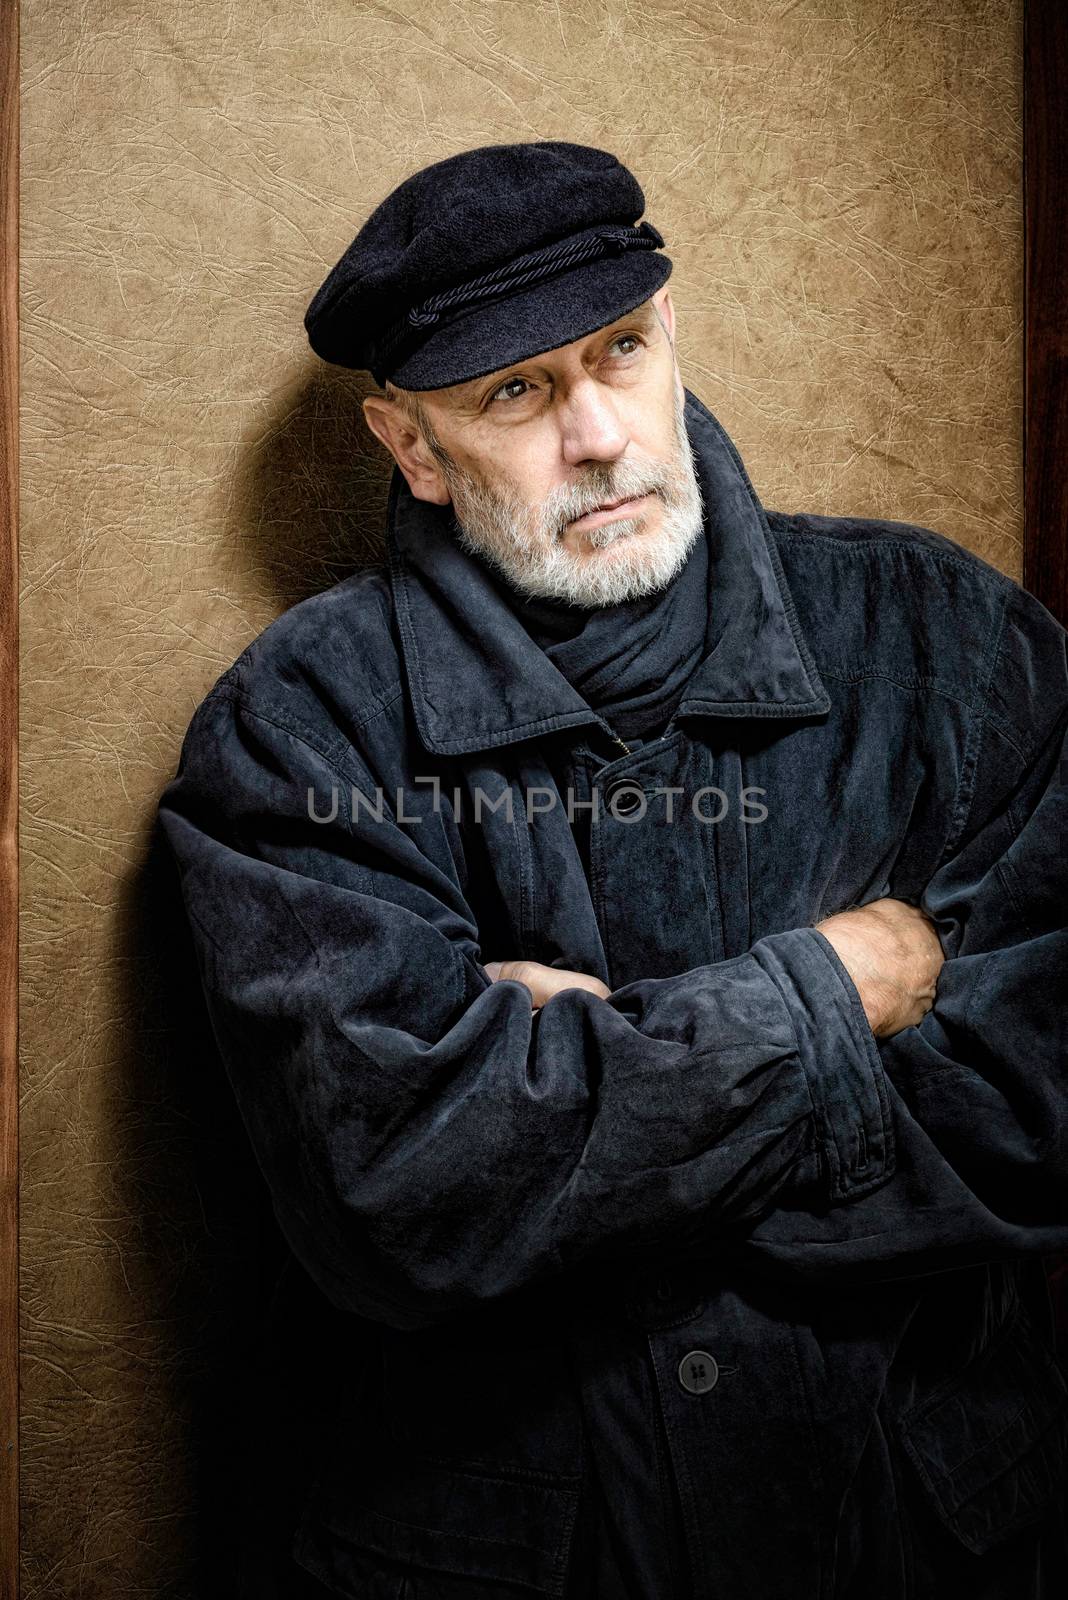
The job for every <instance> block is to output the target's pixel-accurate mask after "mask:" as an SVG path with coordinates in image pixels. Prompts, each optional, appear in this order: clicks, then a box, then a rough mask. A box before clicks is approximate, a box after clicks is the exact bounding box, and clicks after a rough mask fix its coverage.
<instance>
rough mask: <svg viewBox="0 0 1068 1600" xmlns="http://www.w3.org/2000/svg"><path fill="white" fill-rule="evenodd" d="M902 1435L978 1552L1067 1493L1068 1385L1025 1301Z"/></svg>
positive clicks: (940, 1505) (927, 1486) (943, 1509)
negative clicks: (1035, 1325)
mask: <svg viewBox="0 0 1068 1600" xmlns="http://www.w3.org/2000/svg"><path fill="white" fill-rule="evenodd" d="M896 1431H897V1433H898V1436H899V1438H900V1440H901V1443H902V1445H903V1447H904V1450H905V1453H906V1455H907V1456H908V1458H909V1460H910V1462H911V1463H912V1465H913V1467H914V1468H915V1470H916V1472H917V1474H918V1476H919V1479H920V1483H921V1484H922V1486H923V1488H924V1490H925V1492H926V1494H927V1495H928V1497H929V1498H930V1500H931V1502H932V1504H933V1506H934V1508H935V1510H936V1512H937V1513H938V1515H939V1516H940V1517H941V1519H942V1521H943V1522H944V1523H945V1525H946V1527H948V1528H949V1529H950V1531H951V1532H952V1533H954V1534H955V1535H956V1537H957V1538H958V1539H959V1540H960V1542H961V1543H962V1544H963V1545H964V1546H965V1547H966V1548H967V1549H968V1550H971V1551H973V1552H974V1553H975V1554H977V1555H982V1554H983V1553H984V1552H985V1551H987V1550H990V1549H992V1548H993V1547H994V1546H995V1545H997V1544H999V1543H1000V1542H1001V1541H1002V1540H1003V1539H1006V1538H1008V1536H1009V1535H1010V1534H1012V1533H1014V1532H1016V1530H1017V1529H1020V1528H1023V1527H1026V1526H1027V1525H1028V1524H1029V1523H1034V1522H1038V1521H1040V1520H1041V1519H1042V1517H1043V1515H1044V1513H1045V1512H1046V1511H1047V1510H1048V1509H1049V1507H1050V1506H1051V1505H1052V1504H1053V1503H1054V1501H1055V1500H1056V1499H1057V1497H1058V1496H1059V1495H1063V1493H1064V1490H1065V1483H1066V1475H1068V1474H1066V1458H1068V1384H1066V1383H1065V1378H1064V1375H1063V1373H1062V1371H1061V1369H1060V1367H1059V1366H1058V1364H1057V1362H1056V1360H1055V1358H1054V1356H1053V1353H1052V1352H1051V1350H1050V1349H1049V1346H1048V1345H1047V1344H1046V1342H1045V1341H1044V1340H1042V1339H1041V1338H1040V1337H1039V1335H1038V1334H1037V1333H1036V1331H1035V1329H1034V1327H1033V1325H1032V1324H1031V1322H1030V1319H1029V1318H1028V1316H1027V1314H1026V1312H1025V1311H1024V1309H1023V1308H1022V1307H1020V1308H1019V1309H1018V1310H1017V1311H1016V1312H1015V1313H1014V1314H1013V1316H1012V1317H1011V1319H1010V1321H1009V1322H1008V1323H1007V1324H1006V1326H1005V1327H1004V1328H1003V1329H1002V1331H1001V1332H1000V1333H999V1334H998V1335H997V1336H996V1337H995V1338H994V1339H993V1340H992V1341H991V1343H990V1344H989V1345H988V1346H987V1348H986V1349H985V1350H983V1351H982V1353H981V1354H980V1355H979V1356H977V1357H976V1358H975V1360H974V1361H972V1362H970V1363H969V1365H968V1366H967V1367H965V1368H964V1370H963V1372H962V1373H960V1374H959V1375H958V1376H957V1377H955V1378H954V1379H953V1380H952V1381H951V1382H949V1383H946V1384H943V1385H941V1387H940V1388H939V1389H938V1390H936V1391H935V1393H934V1394H933V1395H929V1396H927V1397H925V1398H924V1399H923V1400H922V1401H921V1402H920V1403H919V1404H918V1405H915V1406H913V1407H912V1408H911V1409H910V1410H909V1411H907V1412H905V1413H904V1415H903V1416H901V1417H900V1418H899V1419H898V1421H897V1425H896Z"/></svg>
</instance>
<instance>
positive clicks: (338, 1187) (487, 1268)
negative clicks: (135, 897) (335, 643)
mask: <svg viewBox="0 0 1068 1600" xmlns="http://www.w3.org/2000/svg"><path fill="white" fill-rule="evenodd" d="M320 742H321V741H320V740H319V739H318V738H317V736H316V730H314V729H308V728H307V727H306V725H305V724H303V723H301V724H299V725H298V726H288V725H286V726H283V725H282V721H280V720H278V719H277V718H276V716H275V714H274V707H272V708H271V715H266V714H264V713H263V712H262V711H261V710H258V709H253V707H252V704H251V701H250V700H249V699H248V698H247V697H246V696H244V695H243V694H241V693H238V692H236V691H235V690H234V689H233V687H232V685H231V684H229V683H228V682H227V681H226V679H224V680H221V681H220V683H219V684H217V685H216V686H215V687H214V688H213V690H212V691H211V693H210V694H209V695H208V696H207V698H206V699H205V700H204V701H203V702H202V703H201V705H200V706H199V707H198V708H197V711H196V713H195V714H194V717H193V719H192V721H191V723H190V726H189V729H188V732H187V734H186V737H185V741H184V743H183V746H182V752H181V758H180V761H179V766H178V770H177V773H176V775H175V776H174V777H173V778H172V780H171V781H170V783H169V784H168V786H167V788H166V789H165V791H164V793H163V795H162V797H161V800H160V805H159V815H160V823H161V827H162V829H163V832H164V835H165V837H166V840H167V842H168V844H169V846H170V849H171V851H172V852H173V856H174V859H175V861H176V863H177V866H178V869H179V875H180V882H181V893H182V896H183V899H184V904H185V908H186V912H187V915H188V920H189V926H190V929H191V932H192V938H193V944H194V949H195V953H196V959H197V963H198V967H199V971H200V977H201V981H202V984H203V989H204V994H205V998H206V1002H207V1007H208V1012H209V1015H210V1019H211V1024H212V1028H213V1032H214V1035H215V1039H216V1041H217V1044H218V1047H219V1050H220V1054H221V1056H222V1059H223V1062H224V1064H225V1067H226V1070H227V1073H228V1076H229V1078H230V1081H231V1084H232V1087H233V1090H234V1093H235V1096H236V1099H237V1102H238V1105H239V1109H240V1112H241V1115H242V1119H243V1122H244V1124H245V1127H246V1129H247V1131H248V1134H249V1137H250V1141H251V1144H252V1147H253V1150H254V1153H255V1155H256V1159H257V1161H258V1163H259V1165H260V1168H261V1170H262V1172H263V1174H264V1177H265V1180H266V1182H267V1185H268V1188H269V1190H270V1193H271V1196H272V1203H273V1205H274V1209H275V1212H276V1215H277V1217H278V1220H279V1224H280V1226H281V1228H282V1230H283V1232H284V1233H285V1235H286V1238H287V1240H288V1242H289V1244H290V1246H291V1248H292V1249H293V1251H294V1254H295V1255H296V1256H297V1257H298V1258H299V1259H300V1260H301V1262H302V1263H303V1265H304V1266H305V1268H306V1269H307V1270H308V1272H309V1273H310V1275H311V1276H312V1277H313V1278H314V1279H315V1280H316V1282H317V1283H318V1284H319V1286H320V1287H321V1289H322V1290H323V1291H324V1293H325V1294H326V1295H327V1296H328V1298H330V1299H331V1300H332V1301H333V1302H334V1303H335V1304H336V1305H338V1306H340V1307H342V1308H343V1309H347V1310H351V1311H355V1312H357V1313H358V1314H361V1315H364V1316H367V1317H370V1318H372V1319H376V1320H379V1321H383V1322H386V1323H390V1324H392V1325H394V1326H397V1327H418V1326H421V1325H427V1324H432V1323H434V1322H437V1321H441V1320H443V1319H444V1318H447V1317H449V1316H451V1315H453V1314H454V1313H459V1312H462V1311H464V1310H466V1309H468V1308H470V1307H473V1306H477V1305H479V1304H482V1303H485V1302H486V1301H488V1300H492V1299H494V1298H496V1297H499V1296H502V1295H504V1294H506V1293H508V1292H510V1291H512V1290H513V1289H516V1288H519V1287H520V1286H522V1285H525V1284H528V1283H532V1282H535V1281H537V1280H541V1279H543V1278H545V1277H546V1276H548V1275H554V1274H559V1273H561V1272H565V1271H567V1270H568V1269H570V1268H572V1267H577V1266H579V1265H580V1264H582V1265H584V1264H585V1263H587V1262H589V1261H599V1262H610V1261H611V1260H612V1259H613V1258H618V1259H619V1260H620V1261H625V1262H626V1263H627V1264H628V1265H634V1264H640V1262H641V1260H642V1259H643V1257H644V1258H651V1259H656V1258H657V1257H658V1255H659V1253H660V1251H661V1249H662V1247H663V1244H664V1241H665V1240H667V1239H672V1240H677V1239H679V1238H681V1237H682V1236H683V1235H684V1234H687V1235H688V1234H689V1233H690V1232H692V1233H693V1234H694V1235H695V1237H697V1238H698V1239H701V1240H708V1241H710V1242H711V1241H715V1240H716V1239H717V1238H721V1237H723V1236H724V1235H725V1234H727V1233H728V1232H729V1231H730V1230H731V1229H732V1228H738V1227H740V1226H745V1225H748V1222H749V1221H751V1220H752V1218H753V1217H754V1216H755V1215H758V1214H760V1213H761V1212H762V1211H764V1210H766V1209H767V1207H769V1206H771V1205H772V1204H774V1201H775V1197H776V1196H777V1195H781V1194H786V1193H798V1194H800V1193H803V1192H807V1191H810V1190H814V1191H815V1193H816V1195H817V1197H818V1198H819V1199H820V1200H821V1201H823V1202H826V1203H827V1204H828V1205H836V1204H838V1203H839V1202H841V1201H843V1200H846V1199H849V1198H850V1197H853V1196H856V1195H857V1194H859V1193H862V1192H864V1191H865V1190H867V1189H870V1188H872V1187H874V1186H877V1185H878V1184H880V1183H882V1182H883V1181H884V1180H885V1178H886V1175H887V1171H888V1167H887V1161H888V1146H887V1131H886V1119H887V1091H886V1087H885V1084H884V1080H883V1071H882V1067H881V1065H880V1060H879V1054H878V1051H877V1049H876V1047H875V1041H874V1039H873V1037H872V1034H871V1031H870V1029H869V1027H868V1025H867V1021H866V1019H865V1016H864V1012H863V1009H862V1007H861V1004H860V1001H859V998H858V996H857V994H856V992H855V990H854V989H853V987H852V985H851V984H850V983H849V982H848V979H847V978H846V977H845V974H844V969H842V968H841V967H840V964H839V963H838V961H837V958H836V957H835V956H834V955H833V952H832V951H831V949H830V946H829V945H828V944H827V942H826V940H824V939H823V937H822V935H820V934H818V933H816V932H815V931H814V930H812V929H804V928H803V929H797V930H791V931H787V932H785V933H780V934H776V935H774V936H771V937H768V938H766V939H763V940H761V941H760V942H759V943H758V944H757V945H755V946H754V947H753V949H752V950H751V951H749V952H748V953H746V954H744V955H742V956H739V957H738V958H736V959H734V960H730V961H726V962H721V963H717V964H714V965H709V966H701V967H697V968H695V969H693V970H692V971H690V972H687V973H683V974H680V975H678V976H672V977H669V978H662V979H656V980H649V981H641V982H636V983H632V984H628V985H627V986H625V987H623V988H620V989H618V990H616V991H615V992H614V994H613V995H612V996H611V997H610V998H609V999H607V1000H606V999H604V998H601V997H599V996H596V995H593V994H591V993H589V992H587V991H585V990H580V989H572V990H567V991H564V992H562V993H560V994H557V995H554V996H553V997H552V998H551V999H550V1000H549V1001H548V1002H547V1003H546V1004H545V1005H544V1006H542V1007H541V1008H540V1010H539V1011H537V1012H536V1013H534V1014H533V1015H532V1012H531V1005H530V992H529V990H528V989H527V988H526V987H525V986H524V985H522V984H520V983H518V982H516V981H514V980H507V981H499V982H496V983H491V981H490V979H489V976H488V974H487V973H486V971H485V969H484V967H483V966H482V965H481V962H480V960H479V959H478V930H477V927H476V924H475V919H474V917H473V915H472V913H471V910H470V908H469V906H468V905H467V903H466V900H465V898H464V895H463V893H462V888H461V884H460V882H459V880H458V877H457V876H456V875H454V874H453V873H451V872H448V871H444V870H442V868H441V867H440V866H439V865H436V864H435V863H434V862H433V861H432V860H431V859H430V857H429V855H428V854H426V853H424V852H423V851H421V850H420V848H419V840H418V836H419V829H418V827H406V826H405V820H408V821H410V819H403V814H402V815H401V816H398V815H396V814H394V813H392V812H391V811H390V808H389V806H388V804H383V803H382V800H381V792H380V791H379V793H378V794H377V795H376V792H375V786H374V784H373V782H372V778H371V774H370V773H369V771H368V770H367V769H366V767H365V766H364V764H363V761H362V759H361V756H360V754H359V752H358V750H357V749H356V748H355V746H352V745H348V744H347V745H346V750H345V752H344V753H343V757H339V756H338V755H337V753H336V749H335V747H334V746H333V745H330V746H325V745H323V747H322V748H320ZM324 750H325V751H326V753H324ZM328 757H329V758H328ZM328 795H329V796H331V797H332V799H331V805H329V806H328V805H327V804H326V797H327V796H328ZM312 796H314V797H315V818H314V820H313V816H312V805H311V800H312ZM334 797H336V808H335V805H334ZM364 801H366V803H363V802H364ZM332 810H333V811H334V813H335V814H334V815H332V816H331V815H330V813H331V811H332ZM379 813H381V815H379ZM324 817H326V818H327V819H328V820H323V818H324ZM487 959H488V957H487ZM828 1140H829V1141H830V1142H831V1144H832V1145H833V1146H834V1148H835V1159H834V1161H833V1162H831V1163H828V1162H827V1161H826V1160H825V1158H824V1157H823V1156H822V1155H821V1151H820V1148H818V1147H817V1146H818V1141H819V1143H820V1145H821V1146H822V1144H823V1142H825V1141H828Z"/></svg>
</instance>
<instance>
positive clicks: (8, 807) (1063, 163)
mask: <svg viewBox="0 0 1068 1600" xmlns="http://www.w3.org/2000/svg"><path fill="white" fill-rule="evenodd" d="M19 89H20V83H19V0H0V1600H18V1587H19V1550H18V1531H19V1452H18V1425H19V1367H18V1353H19V1352H18V1325H19V1299H18V1247H19V1231H18V787H19V785H18V694H19V680H18V665H19V634H18V622H19V618H18V572H19V566H18V510H19V504H18V499H19V474H18V449H19V413H18V398H19V382H18V380H19V324H18V288H19V213H18V203H19ZM1066 97H1068V6H1065V4H1064V0H1024V50H1023V113H1024V170H1023V188H1024V235H1025V244H1024V262H1025V265H1024V439H1023V450H1024V570H1023V578H1024V584H1025V586H1026V587H1027V588H1028V589H1030V590H1031V591H1032V593H1034V594H1035V595H1037V596H1038V598H1039V599H1040V600H1041V601H1042V602H1043V604H1044V605H1046V606H1047V607H1048V608H1049V609H1050V611H1052V612H1053V613H1054V615H1055V616H1057V617H1058V618H1059V619H1060V621H1061V622H1062V623H1065V625H1068V331H1066V327H1068V316H1066V313H1065V310H1064V308H1065V307H1066V306H1068V258H1066V256H1065V254H1064V253H1063V252H1062V249H1061V234H1062V231H1063V229H1064V227H1065V223H1066V222H1068V124H1066V122H1065V120H1064V117H1063V112H1062V108H1063V106H1064V103H1065V98H1066ZM1062 1274H1065V1275H1068V1264H1066V1265H1065V1266H1062V1267H1060V1268H1058V1269H1057V1273H1056V1276H1057V1277H1060V1276H1061V1275H1062ZM1065 1304H1066V1306H1068V1294H1066V1296H1065Z"/></svg>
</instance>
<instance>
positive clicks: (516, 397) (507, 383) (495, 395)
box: [490, 378, 527, 404]
mask: <svg viewBox="0 0 1068 1600" xmlns="http://www.w3.org/2000/svg"><path fill="white" fill-rule="evenodd" d="M526 381H527V380H526V378H505V380H504V382H503V383H502V384H501V386H500V388H499V389H495V390H494V391H493V393H492V394H491V395H490V403H491V404H492V402H493V401H494V400H496V399H498V398H499V397H500V396H501V395H503V394H504V392H505V390H506V389H510V388H511V387H512V385H513V384H516V383H523V384H525V383H526ZM508 398H509V399H510V400H521V399H522V398H523V396H522V394H518V395H516V394H513V395H509V396H508Z"/></svg>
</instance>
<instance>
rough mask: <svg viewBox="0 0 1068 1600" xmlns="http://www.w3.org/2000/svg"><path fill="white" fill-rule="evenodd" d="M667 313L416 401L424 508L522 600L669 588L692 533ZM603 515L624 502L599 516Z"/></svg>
mask: <svg viewBox="0 0 1068 1600" xmlns="http://www.w3.org/2000/svg"><path fill="white" fill-rule="evenodd" d="M665 301H667V291H666V290H662V291H660V292H659V293H658V294H657V295H656V296H655V297H654V299H653V300H650V301H647V302H646V303H645V304H644V305H643V306H640V307H639V308H638V309H637V311H634V312H630V313H628V314H627V315H626V316H624V317H621V318H619V319H618V320H617V321H616V322H614V323H612V324H611V326H610V327H608V328H603V329H601V330H599V331H598V332H597V333H595V334H591V335H589V336H588V337H586V338H583V339H579V340H576V341H575V342H574V343H573V344H569V345H563V346H561V347H560V348H558V349H556V350H552V351H549V352H547V353H546V354H544V355H541V356H535V357H533V358H532V359H531V360H529V361H523V362H518V363H516V365H515V366H512V367H507V368H503V369H501V371H499V372H495V373H492V374H489V375H487V376H486V377H485V378H477V379H474V380H472V381H471V382H469V383H464V384H458V385H455V386H454V387H452V388H450V389H437V390H425V391H423V392H422V393H420V394H419V395H418V399H419V401H420V402H421V411H422V429H421V437H422V444H423V447H424V450H425V451H426V452H428V455H427V457H426V459H427V461H428V462H430V463H432V465H430V468H429V472H430V477H429V478H428V479H425V480H424V487H426V488H428V489H429V492H427V493H425V494H424V496H423V497H424V498H432V499H437V500H440V501H441V503H447V502H448V501H450V500H451V502H452V506H453V511H454V514H455V517H456V522H457V528H458V539H459V542H460V544H461V545H463V546H464V548H466V549H467V550H469V551H470V552H471V553H472V554H474V555H477V556H480V557H481V558H483V559H484V560H485V561H486V562H488V563H489V564H491V565H492V566H494V567H495V568H496V569H497V570H498V571H500V572H501V573H502V574H503V575H504V576H505V577H506V578H507V579H508V580H509V581H510V582H511V583H512V584H513V585H514V586H515V587H516V588H517V589H519V590H520V591H521V592H523V593H525V594H529V595H539V596H546V597H551V598H555V599H562V600H569V601H573V602H575V603H576V604H578V605H582V606H605V605H614V604H617V603H618V602H620V601H624V600H630V599H635V598H637V597H638V596H640V595H644V594H649V593H652V592H654V591H655V590H658V589H661V588H663V587H664V586H665V585H666V584H668V583H670V582H671V580H672V579H673V578H674V577H675V576H676V575H677V574H678V572H679V571H680V570H681V569H682V567H683V565H684V563H685V561H686V558H687V556H688V555H689V553H690V551H691V549H692V548H693V545H694V543H695V541H696V539H697V538H698V537H699V535H700V534H701V531H702V509H701V496H700V490H699V488H698V484H697V479H696V476H695V473H694V466H693V457H692V454H691V451H690V444H689V440H688V438H687V435H686V428H685V424H684V421H683V391H682V382H681V379H680V378H679V375H678V368H677V365H676V362H675V354H674V349H673V347H672V341H671V338H670V335H669V330H670V328H671V327H672V326H673V317H672V312H671V307H670V302H668V303H667V305H666V308H665V309H666V314H667V315H666V318H665V320H661V318H662V316H663V311H662V310H661V306H662V304H663V302H665ZM658 313H659V315H658ZM398 459H399V458H398ZM402 465H403V462H402ZM435 469H436V472H437V484H436V485H435V483H434V476H433V475H434V471H435ZM409 482H412V478H411V477H409ZM413 488H415V492H417V493H418V492H419V489H418V487H417V486H416V485H415V484H413ZM610 502H623V503H622V504H619V505H617V506H616V507H615V509H612V510H598V509H597V508H599V507H601V506H604V505H605V504H606V503H610Z"/></svg>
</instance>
